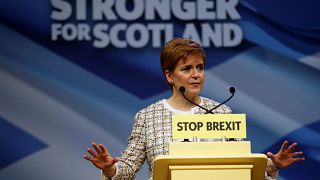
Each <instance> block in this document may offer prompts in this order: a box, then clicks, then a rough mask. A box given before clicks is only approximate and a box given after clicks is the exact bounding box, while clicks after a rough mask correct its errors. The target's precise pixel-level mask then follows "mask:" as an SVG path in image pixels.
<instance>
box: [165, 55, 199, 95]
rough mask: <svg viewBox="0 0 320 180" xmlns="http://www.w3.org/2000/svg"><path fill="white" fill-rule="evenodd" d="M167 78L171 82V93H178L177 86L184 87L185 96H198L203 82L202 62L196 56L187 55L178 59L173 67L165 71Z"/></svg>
mask: <svg viewBox="0 0 320 180" xmlns="http://www.w3.org/2000/svg"><path fill="white" fill-rule="evenodd" d="M166 77H167V80H168V81H169V82H172V83H171V84H173V93H174V94H175V93H180V92H179V88H180V87H181V86H184V87H185V94H186V95H187V96H198V95H199V93H200V91H201V90H202V86H203V83H204V62H203V59H202V58H200V57H198V56H189V57H187V58H186V59H184V60H180V61H179V62H178V63H177V65H176V67H175V69H174V70H173V71H171V72H169V71H167V73H166Z"/></svg>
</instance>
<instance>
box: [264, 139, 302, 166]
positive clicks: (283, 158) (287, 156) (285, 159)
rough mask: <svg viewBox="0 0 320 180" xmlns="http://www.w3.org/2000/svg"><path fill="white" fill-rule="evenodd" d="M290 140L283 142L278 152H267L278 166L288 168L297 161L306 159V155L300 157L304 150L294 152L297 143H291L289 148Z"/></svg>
mask: <svg viewBox="0 0 320 180" xmlns="http://www.w3.org/2000/svg"><path fill="white" fill-rule="evenodd" d="M287 146H288V141H284V142H283V143H282V146H281V149H280V150H279V152H278V153H277V154H272V153H271V152H268V153H267V156H268V157H269V158H271V160H272V162H273V164H274V165H275V167H276V168H278V169H281V168H286V167H288V166H290V165H292V164H294V163H296V162H299V161H303V160H305V158H304V157H299V156H301V155H302V154H303V152H302V151H299V152H293V151H294V149H295V148H296V147H297V146H298V144H297V143H293V144H291V145H290V146H289V147H288V148H287Z"/></svg>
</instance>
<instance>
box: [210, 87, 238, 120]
mask: <svg viewBox="0 0 320 180" xmlns="http://www.w3.org/2000/svg"><path fill="white" fill-rule="evenodd" d="M229 92H230V93H231V96H230V97H229V98H228V99H227V100H225V101H223V102H222V103H220V104H219V105H217V106H215V107H213V108H212V109H210V110H208V111H207V112H206V114H208V113H210V114H213V112H212V111H213V110H215V109H217V108H218V107H220V106H222V105H223V104H225V103H227V102H228V101H230V99H231V98H233V96H234V94H235V93H236V88H234V87H230V88H229Z"/></svg>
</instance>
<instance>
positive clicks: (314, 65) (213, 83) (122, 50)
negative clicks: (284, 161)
mask: <svg viewBox="0 0 320 180" xmlns="http://www.w3.org/2000/svg"><path fill="white" fill-rule="evenodd" d="M166 7H169V8H166ZM215 7H216V8H215ZM319 7H320V3H319V2H318V1H315V0H313V1H312V0H304V1H297V0H291V1H275V0H269V1H263V2H261V1H251V0H241V1H236V0H231V1H225V0H197V1H179V0H175V1H160V0H155V1H142V0H135V1H125V0H117V1H102V0H92V1H90V0H87V1H86V0H70V1H67V0H50V1H49V0H47V1H43V0H31V1H18V0H10V1H1V2H0V143H1V145H0V179H4V180H17V179H27V180H29V179H30V180H34V179H41V180H42V179H45V180H57V179H59V180H60V179H78V180H86V179H99V170H97V169H96V168H95V167H94V166H92V165H91V164H90V163H88V162H87V161H86V160H84V159H83V158H82V155H83V154H84V153H86V147H88V146H90V144H91V143H92V142H97V143H103V144H105V145H106V146H107V148H108V150H109V151H110V153H111V154H112V155H114V156H119V155H120V153H121V151H122V150H123V149H124V148H125V147H126V140H127V137H128V136H129V134H130V132H131V127H132V124H133V118H134V115H135V113H136V112H137V111H138V110H140V109H142V108H143V107H145V106H147V105H149V104H150V103H153V102H155V101H157V100H159V99H163V98H167V97H168V96H169V95H170V91H169V89H168V88H167V87H166V84H165V81H164V79H163V77H162V74H161V71H160V64H159V55H160V50H161V46H162V45H163V44H164V42H165V41H167V40H169V39H170V38H171V37H176V36H186V37H188V38H193V39H195V40H196V41H199V42H200V43H201V44H202V45H203V46H204V47H205V51H206V53H207V64H206V83H205V87H204V90H203V93H202V95H203V96H206V97H209V98H212V99H215V100H217V101H220V102H222V101H223V100H225V99H226V98H227V97H228V96H229V93H228V88H229V87H230V86H234V87H236V89H237V92H236V95H235V97H234V98H233V99H232V100H231V101H230V102H229V103H228V104H227V105H228V106H230V107H231V108H232V110H233V112H234V113H246V114H247V122H248V123H247V124H248V127H247V129H248V140H250V141H251V142H252V146H253V147H252V149H253V152H256V153H265V152H267V151H273V152H277V151H278V149H279V147H280V145H281V143H282V142H283V140H289V142H298V144H299V147H298V150H302V151H304V152H305V157H306V158H307V159H306V161H304V162H302V163H298V164H294V165H293V166H291V167H289V168H287V169H284V170H281V171H280V176H279V179H281V180H294V179H297V180H300V179H308V180H312V179H318V178H317V177H318V173H317V170H319V168H320V109H319V107H320V13H319V10H318V8H319ZM195 9H197V11H196V10H195ZM193 12H194V14H193ZM195 12H198V14H197V13H195ZM219 37H220V38H219ZM221 37H223V38H221ZM147 176H148V169H147V167H143V168H142V170H141V171H140V172H139V173H138V175H137V178H136V179H147Z"/></svg>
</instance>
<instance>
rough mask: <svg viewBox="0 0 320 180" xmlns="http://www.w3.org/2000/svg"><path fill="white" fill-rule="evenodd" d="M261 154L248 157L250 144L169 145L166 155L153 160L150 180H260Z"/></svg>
mask: <svg viewBox="0 0 320 180" xmlns="http://www.w3.org/2000/svg"><path fill="white" fill-rule="evenodd" d="M266 166H267V157H266V155H264V154H252V153H251V145H250V141H227V142H172V143H170V144H169V155H162V156H158V157H156V158H155V160H154V172H153V179H154V180H209V179H210V180H262V179H264V172H265V169H266Z"/></svg>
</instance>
